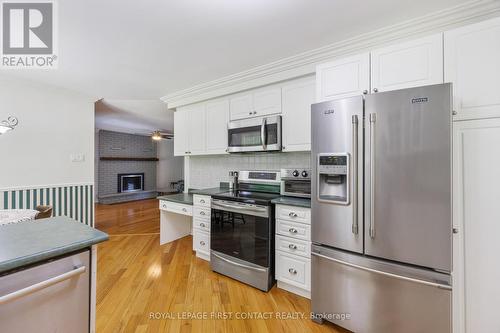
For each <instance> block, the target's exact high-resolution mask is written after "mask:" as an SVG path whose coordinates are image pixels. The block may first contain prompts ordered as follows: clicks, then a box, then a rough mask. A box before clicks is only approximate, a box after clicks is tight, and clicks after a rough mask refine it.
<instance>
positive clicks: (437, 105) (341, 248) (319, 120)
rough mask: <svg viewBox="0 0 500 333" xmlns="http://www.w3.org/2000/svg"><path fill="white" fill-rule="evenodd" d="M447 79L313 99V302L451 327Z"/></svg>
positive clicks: (335, 314)
mask: <svg viewBox="0 0 500 333" xmlns="http://www.w3.org/2000/svg"><path fill="white" fill-rule="evenodd" d="M451 100H452V92H451V84H439V85H432V86H425V87H418V88H411V89H403V90H398V91H391V92H383V93H377V94H372V95H366V96H357V97H352V98H346V99H341V100H335V101H330V102H324V103H318V104H313V105H312V111H311V112H312V122H311V125H312V154H311V156H312V164H311V165H312V173H313V175H312V194H311V205H312V222H311V228H312V242H313V245H312V294H311V302H312V311H313V313H314V314H315V315H316V316H315V320H317V321H321V320H325V319H326V320H328V321H331V322H333V323H335V324H338V325H340V326H342V327H345V328H347V329H349V330H352V331H355V332H369V333H377V332H381V333H382V332H383V333H387V332H405V333H411V332H440V333H441V332H451V276H450V272H451V264H452V248H451V238H452V221H451V219H452V218H451V212H452V207H451V177H452V175H451V171H452V169H451V163H452V162H451V116H452V106H451Z"/></svg>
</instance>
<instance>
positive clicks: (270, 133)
mask: <svg viewBox="0 0 500 333" xmlns="http://www.w3.org/2000/svg"><path fill="white" fill-rule="evenodd" d="M277 150H281V116H273V117H265V118H253V119H245V120H239V121H232V122H230V123H229V124H228V152H230V153H241V152H252V151H277Z"/></svg>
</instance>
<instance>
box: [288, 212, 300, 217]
mask: <svg viewBox="0 0 500 333" xmlns="http://www.w3.org/2000/svg"><path fill="white" fill-rule="evenodd" d="M288 216H290V217H297V216H298V215H297V213H294V212H290V213H288Z"/></svg>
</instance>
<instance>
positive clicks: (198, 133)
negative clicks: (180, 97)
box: [188, 104, 206, 155]
mask: <svg viewBox="0 0 500 333" xmlns="http://www.w3.org/2000/svg"><path fill="white" fill-rule="evenodd" d="M205 118H206V117H205V105H204V104H195V105H193V106H191V108H190V110H189V127H188V128H189V132H188V135H189V149H188V150H189V155H201V154H204V153H205V149H206V142H205V137H206V132H205V129H206V124H205Z"/></svg>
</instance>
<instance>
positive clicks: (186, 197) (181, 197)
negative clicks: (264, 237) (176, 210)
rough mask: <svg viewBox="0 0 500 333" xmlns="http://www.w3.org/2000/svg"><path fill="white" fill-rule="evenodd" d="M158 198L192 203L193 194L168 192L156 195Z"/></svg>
mask: <svg viewBox="0 0 500 333" xmlns="http://www.w3.org/2000/svg"><path fill="white" fill-rule="evenodd" d="M157 199H159V200H165V201H171V202H175V203H180V204H185V205H192V204H193V195H192V194H191V193H177V194H169V195H162V196H159V197H157Z"/></svg>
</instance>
